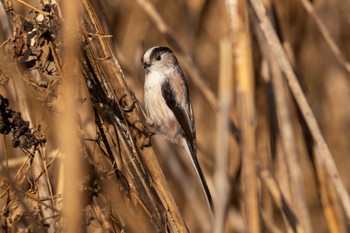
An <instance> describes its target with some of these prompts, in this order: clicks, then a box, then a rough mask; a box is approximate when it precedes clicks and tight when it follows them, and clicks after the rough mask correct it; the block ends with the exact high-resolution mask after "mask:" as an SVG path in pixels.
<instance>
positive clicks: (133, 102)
mask: <svg viewBox="0 0 350 233" xmlns="http://www.w3.org/2000/svg"><path fill="white" fill-rule="evenodd" d="M125 97H127V94H125V95H123V96H122V97H121V98H120V100H119V105H120V106H122V108H123V110H124V111H125V112H131V111H132V110H134V108H135V105H136V104H137V103H138V100H137V98H136V96H135V93H134V92H133V91H131V92H130V97H131V99H132V103H131V105H130V106H124V105H125V104H124V103H123V100H124V98H125Z"/></svg>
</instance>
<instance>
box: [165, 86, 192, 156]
mask: <svg viewBox="0 0 350 233" xmlns="http://www.w3.org/2000/svg"><path fill="white" fill-rule="evenodd" d="M170 82H171V81H169V80H166V81H165V82H164V83H163V85H162V96H163V98H164V100H165V102H166V104H167V106H168V107H169V108H170V109H171V111H172V112H173V113H174V115H175V117H176V119H177V121H178V122H179V124H180V126H181V128H182V130H183V131H184V134H185V135H184V136H185V138H186V139H187V141H188V142H189V144H190V145H189V147H190V149H191V152H192V153H193V154H194V155H195V154H196V152H195V151H196V148H195V147H196V133H195V127H194V118H193V113H192V109H191V106H190V105H189V104H190V103H189V99H188V98H189V97H188V95H189V94H188V89H187V86H186V83H185V82H184V80H181V79H177V81H176V82H177V83H172V84H174V85H171V83H170ZM174 88H178V89H177V90H174ZM175 91H178V92H179V93H178V94H181V97H183V98H185V99H184V100H183V101H182V104H181V103H180V101H181V100H179V98H180V97H179V95H176V93H175Z"/></svg>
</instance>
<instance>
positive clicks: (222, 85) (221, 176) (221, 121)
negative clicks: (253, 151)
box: [213, 38, 233, 233]
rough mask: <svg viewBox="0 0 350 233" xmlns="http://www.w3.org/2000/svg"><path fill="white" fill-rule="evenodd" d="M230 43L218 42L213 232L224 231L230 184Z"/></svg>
mask: <svg viewBox="0 0 350 233" xmlns="http://www.w3.org/2000/svg"><path fill="white" fill-rule="evenodd" d="M231 46H232V44H231V40H230V38H226V39H223V40H222V41H221V43H220V75H219V76H220V80H219V104H218V105H219V108H218V117H217V132H216V140H217V141H216V161H215V174H214V184H215V186H214V187H215V199H214V206H215V218H214V225H213V232H214V233H221V232H224V229H225V218H226V211H227V207H228V206H227V205H228V200H229V193H230V186H229V180H228V179H229V177H228V161H229V158H228V154H229V151H228V149H229V143H228V142H229V135H230V132H229V121H230V115H229V114H230V107H231V102H232V92H233V90H232V89H233V80H232V79H233V76H232V47H231Z"/></svg>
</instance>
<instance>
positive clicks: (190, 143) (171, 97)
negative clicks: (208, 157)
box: [162, 80, 214, 211]
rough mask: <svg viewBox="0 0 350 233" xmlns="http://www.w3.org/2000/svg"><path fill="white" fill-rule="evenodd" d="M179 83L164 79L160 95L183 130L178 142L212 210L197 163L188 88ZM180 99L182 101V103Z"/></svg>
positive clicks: (212, 206)
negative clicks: (188, 158)
mask: <svg viewBox="0 0 350 233" xmlns="http://www.w3.org/2000/svg"><path fill="white" fill-rule="evenodd" d="M177 81H179V80H177ZM179 85H180V84H179V83H177V84H174V83H172V85H171V84H170V81H168V80H167V81H165V82H164V83H163V85H162V96H163V98H164V100H165V102H166V104H167V106H168V107H169V108H170V109H171V111H172V112H173V113H174V115H175V117H176V119H177V121H178V122H179V124H180V126H181V128H182V130H183V131H184V134H185V135H184V138H183V139H182V141H181V142H180V143H181V144H182V145H183V147H184V148H185V149H186V150H187V152H188V153H189V155H190V158H191V161H192V163H193V165H194V168H195V170H196V173H197V175H198V176H199V179H200V181H201V185H202V188H203V190H204V193H205V197H206V200H207V203H208V206H209V207H210V209H211V210H212V211H213V210H214V205H213V200H212V197H211V195H210V191H209V188H208V185H207V182H206V180H205V177H204V174H203V171H202V169H201V167H200V165H199V162H198V159H197V155H196V131H195V127H194V117H193V111H192V107H191V104H190V101H189V96H188V88H187V85H186V83H185V82H184V80H183V81H182V84H181V85H182V86H181V87H179ZM177 87H178V88H179V89H177V90H174V88H177ZM175 91H178V92H179V93H178V94H181V96H182V97H183V98H186V99H185V100H181V99H180V100H179V97H178V96H179V95H176V93H175ZM180 101H182V104H181V102H180ZM184 103H186V104H184Z"/></svg>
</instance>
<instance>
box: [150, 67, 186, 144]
mask: <svg viewBox="0 0 350 233" xmlns="http://www.w3.org/2000/svg"><path fill="white" fill-rule="evenodd" d="M166 75H167V74H164V73H163V72H158V71H151V72H150V73H148V74H147V75H146V79H145V90H144V91H145V93H144V101H145V108H146V111H147V115H148V117H149V118H150V120H151V121H152V123H153V127H154V128H155V130H156V131H157V133H160V134H162V135H164V136H166V137H167V138H168V139H170V140H174V137H175V136H176V135H177V134H178V130H179V123H178V122H177V120H176V118H175V116H174V114H173V112H172V111H171V110H170V108H169V107H168V105H167V104H166V102H165V99H164V98H163V96H162V84H163V83H164V81H165V80H166V79H167V78H169V77H167V76H166Z"/></svg>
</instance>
